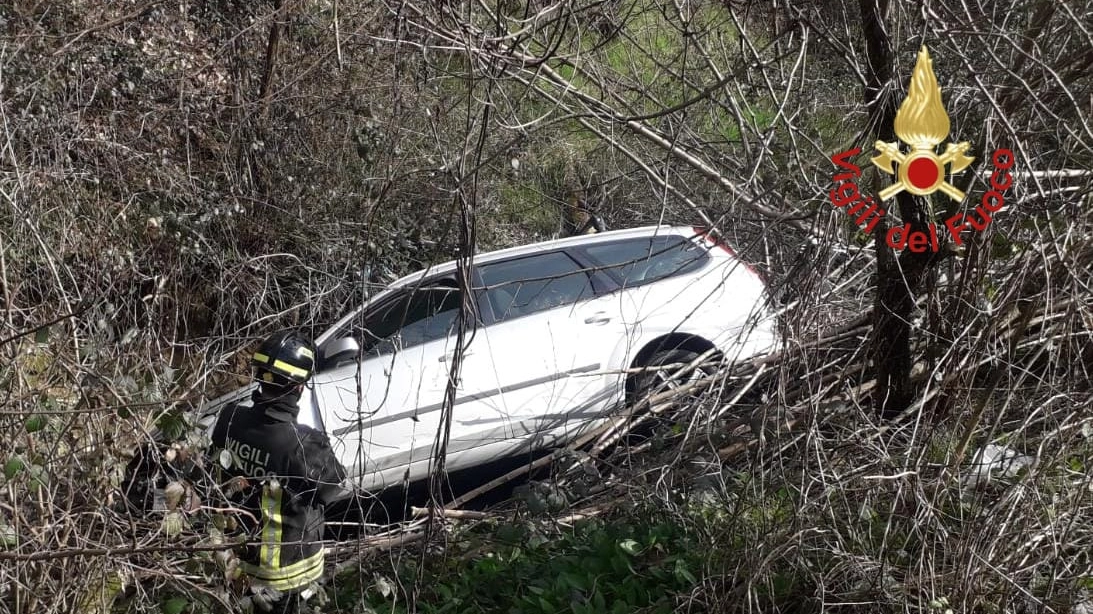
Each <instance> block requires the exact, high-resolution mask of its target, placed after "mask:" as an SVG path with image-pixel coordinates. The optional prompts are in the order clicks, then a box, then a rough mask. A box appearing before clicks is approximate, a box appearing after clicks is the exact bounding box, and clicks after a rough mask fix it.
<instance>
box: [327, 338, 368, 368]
mask: <svg viewBox="0 0 1093 614" xmlns="http://www.w3.org/2000/svg"><path fill="white" fill-rule="evenodd" d="M360 352H361V346H360V344H359V343H357V340H356V339H355V338H353V336H348V337H342V338H341V339H335V340H333V341H331V342H330V343H327V344H326V345H325V346H324V347H323V353H322V356H321V359H322V362H323V365H324V366H327V367H332V366H336V365H339V364H341V363H343V362H348V361H352V360H356V359H357V356H358V355H359V354H360Z"/></svg>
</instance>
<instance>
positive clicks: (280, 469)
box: [211, 391, 349, 592]
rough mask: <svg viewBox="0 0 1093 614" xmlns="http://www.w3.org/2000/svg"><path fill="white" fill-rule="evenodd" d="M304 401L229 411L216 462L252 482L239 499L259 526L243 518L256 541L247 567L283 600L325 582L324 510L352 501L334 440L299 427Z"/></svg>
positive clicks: (255, 401)
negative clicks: (283, 595)
mask: <svg viewBox="0 0 1093 614" xmlns="http://www.w3.org/2000/svg"><path fill="white" fill-rule="evenodd" d="M298 398H299V397H298V395H297V394H290V395H285V396H282V397H280V398H271V397H268V396H263V394H262V393H261V392H260V391H255V393H254V395H253V396H252V398H251V400H252V404H249V405H248V404H240V403H232V404H230V405H228V406H226V407H225V408H224V409H223V410H221V412H220V415H219V417H218V418H217V422H216V425H215V426H214V427H213V432H212V444H213V446H212V450H211V451H212V460H213V462H214V463H215V464H216V465H217V466H219V467H220V468H221V469H222V471H223V473H224V474H227V475H226V476H224V477H225V479H226V478H227V477H242V478H245V480H243V481H242V483H243V488H242V490H241V491H239V492H238V493H237V494H236V495H234V496H233V499H234V500H235V501H236V503H237V504H239V505H240V506H241V507H242V508H244V509H246V510H247V511H249V512H250V513H251V514H252V515H253V516H254V518H255V519H258V521H259V522H258V523H257V524H256V523H255V522H254V521H253V520H251V519H249V518H247V516H246V515H241V517H242V524H243V526H244V527H245V528H246V529H247V531H248V533H249V535H250V536H251V539H249V540H248V544H247V546H246V547H245V549H244V551H243V552H242V553H241V556H240V559H241V560H240V564H241V565H240V566H241V568H242V570H243V572H244V573H246V574H247V575H248V576H250V577H251V579H252V581H254V582H255V583H258V584H265V585H268V586H270V587H272V588H275V589H277V590H279V591H282V592H285V591H295V590H299V589H302V588H304V587H306V586H307V585H308V584H309V583H311V582H312V581H314V580H316V579H318V578H319V577H320V576H321V575H322V572H323V558H324V549H323V544H322V538H323V508H324V506H326V505H328V504H330V503H333V502H334V501H336V500H338V499H341V498H344V497H345V496H347V495H348V494H349V491H348V490H347V489H346V488H344V487H343V483H344V481H345V475H346V472H345V468H344V467H342V465H341V464H340V463H339V462H338V459H337V458H336V457H335V456H334V452H333V450H331V448H330V441H329V440H328V439H327V437H326V435H325V434H323V433H321V432H319V431H317V430H315V429H313V428H311V427H308V426H304V425H301V424H297V423H296V414H297V413H298V411H299V409H298V408H297V406H296V401H297V400H298ZM222 475H223V474H222ZM236 482H237V483H240V481H239V480H236Z"/></svg>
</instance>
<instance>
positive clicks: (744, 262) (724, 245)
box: [693, 226, 767, 285]
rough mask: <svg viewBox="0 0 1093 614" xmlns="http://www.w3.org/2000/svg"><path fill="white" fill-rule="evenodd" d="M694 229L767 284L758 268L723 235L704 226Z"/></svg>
mask: <svg viewBox="0 0 1093 614" xmlns="http://www.w3.org/2000/svg"><path fill="white" fill-rule="evenodd" d="M693 230H694V231H695V233H696V234H697V235H698V236H700V237H702V238H703V239H705V240H706V241H709V242H710V243H713V244H714V245H716V246H717V247H720V248H721V249H723V250H725V252H726V253H728V254H729V255H730V256H732V257H733V259H734V260H736V261H737V262H739V263H740V264H742V265H744V267H745V268H746V269H748V271H750V272H751V274H752V275H755V276H756V277H758V278H759V279H760V280H761V281H762V282H763V285H766V282H767V279H766V277H765V276H764V275H763V274H762V273H760V272H759V271H758V270H756V268H755V267H753V266H752V265H751V263H750V262H748V261H747V260H744V259H743V258H741V257H740V254H737V253H736V250H734V249H733V248H732V246H731V245H729V244H728V243H726V242H725V241H724V240H722V239H721V237H719V236H717V235H716V234H715V233H714V232H713V231H712V230H711V229H709V228H704V227H702V226H695V227H694V228H693Z"/></svg>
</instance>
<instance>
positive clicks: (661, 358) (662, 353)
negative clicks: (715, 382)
mask: <svg viewBox="0 0 1093 614" xmlns="http://www.w3.org/2000/svg"><path fill="white" fill-rule="evenodd" d="M701 355H702V353H701V352H696V351H694V350H689V349H686V348H672V349H666V350H657V351H656V352H654V353H653V355H652V356H650V357H649V359H648V360H645V361H643V364H641V365H638V366H641V367H645V368H647V369H648V370H647V371H643V372H641V373H634V374H632V375H631V376H630V379H629V380H628V381H627V386H626V400H627V402H628V403H630V404H633V403H636V402H638V401H640V400H641V399H643V398H645V396H646V395H648V394H650V393H655V392H658V391H663V390H668V389H670V388H673V387H677V386H680V385H682V384H684V383H686V382H688V381H691V380H694V379H698V378H700V377H705V376H706V375H709V373H708V372H707V371H706V370H704V369H702V367H697V368H695V369H693V370H691V371H689V372H687V373H684V374H683V375H682V376H681V377H680V378H679V379H680V381H674V380H675V378H674V377H673V376H674V375H675V372H676V371H678V370H679V366H677V367H673V368H670V369H657V368H656V367H661V366H667V365H686V364H690V363H691V362H694V360H695V359H696V358H698V357H699V356H701Z"/></svg>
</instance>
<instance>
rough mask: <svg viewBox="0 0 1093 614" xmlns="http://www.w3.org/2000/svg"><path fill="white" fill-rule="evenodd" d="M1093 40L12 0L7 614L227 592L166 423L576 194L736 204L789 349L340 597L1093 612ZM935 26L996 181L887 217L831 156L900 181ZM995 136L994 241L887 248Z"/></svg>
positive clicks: (4, 506)
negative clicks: (270, 356)
mask: <svg viewBox="0 0 1093 614" xmlns="http://www.w3.org/2000/svg"><path fill="white" fill-rule="evenodd" d="M1091 23H1093V4H1091V3H1090V2H1089V0H1073V1H1071V0H1060V1H1053V0H1003V1H1000V2H963V3H919V2H889V1H887V0H861V1H860V2H858V3H852V2H845V1H839V0H813V1H806V2H789V1H787V2H766V3H760V2H750V1H746V0H740V1H737V0H724V1H713V0H698V1H690V0H673V1H666V0H598V1H593V0H588V1H586V0H580V1H577V0H557V1H554V2H551V1H548V0H526V1H523V0H486V1H465V2H459V1H450V0H445V1H442V2H426V1H412V0H406V1H400V2H362V1H358V0H260V1H256V2H249V3H248V2H239V1H237V0H223V1H213V0H196V1H186V0H116V1H113V0H112V1H109V2H102V1H95V0H63V1H60V0H58V1H52V0H14V1H13V2H12V1H8V2H3V3H0V203H2V205H0V433H3V434H2V435H0V462H3V463H4V472H3V477H0V612H14V613H18V614H29V613H31V612H34V613H38V612H66V613H67V612H102V613H105V612H156V611H162V612H169V613H172V614H178V613H180V612H184V611H186V612H194V613H196V612H206V611H209V612H212V611H219V610H218V609H217V608H223V607H226V604H231V603H235V600H236V599H237V598H238V596H236V595H234V593H232V591H231V590H229V587H228V584H229V583H228V582H227V581H226V580H225V573H224V569H223V567H224V565H226V564H227V563H226V562H225V561H226V558H222V556H221V555H220V554H216V553H219V552H223V551H225V550H226V548H224V547H223V536H222V535H220V536H219V537H217V535H218V534H217V533H216V532H215V531H210V530H209V526H212V524H214V521H213V520H210V515H211V512H209V510H207V509H206V510H189V511H187V512H186V513H185V514H183V513H181V512H179V513H178V514H176V515H175V516H174V517H173V519H172V520H170V521H166V520H164V519H163V518H140V517H133V516H132V515H131V514H128V513H127V512H126V511H125V508H124V506H123V505H121V501H120V495H119V491H118V488H119V485H120V484H121V479H122V474H123V472H124V469H125V466H126V464H127V463H128V462H129V460H130V458H131V457H132V454H133V453H134V450H135V449H136V448H137V447H138V446H139V445H140V444H142V443H145V442H147V440H148V438H149V433H150V432H151V431H152V430H154V429H160V430H162V431H166V432H169V433H172V434H175V435H177V436H178V438H179V439H180V440H182V441H183V443H180V444H179V446H178V448H177V450H178V452H177V454H178V455H181V456H183V457H185V456H186V455H188V454H190V453H191V450H190V446H191V444H192V443H193V441H189V442H187V440H186V439H185V437H184V431H185V428H184V427H185V425H186V419H185V417H184V416H185V415H186V413H187V412H189V411H191V410H192V409H193V408H195V407H197V406H198V405H199V404H200V403H201V402H202V401H204V400H206V399H208V398H210V397H212V396H215V395H217V394H220V393H222V392H224V391H226V390H228V389H230V388H231V387H233V386H234V385H235V384H237V383H238V382H239V381H241V380H240V377H241V376H245V375H246V357H247V353H246V351H247V350H248V349H251V348H253V346H254V343H255V342H256V341H257V340H259V339H260V338H261V337H262V336H264V335H265V334H268V333H269V332H271V331H274V330H277V329H281V328H284V327H288V326H297V327H301V328H303V329H304V330H306V331H308V332H310V333H312V334H317V333H319V332H321V331H323V330H325V329H326V328H327V327H328V326H329V325H330V324H331V323H332V322H333V321H334V320H335V318H336V317H338V316H339V315H341V314H343V313H344V312H345V310H346V309H347V308H348V307H349V306H351V305H354V304H357V303H359V302H360V301H362V300H363V299H364V298H365V297H367V296H368V295H370V293H371V292H374V291H375V290H376V289H377V288H379V287H382V286H383V284H385V283H387V282H389V281H391V280H392V279H394V278H395V277H397V276H400V275H402V274H405V273H408V272H411V271H413V270H417V269H420V268H422V267H423V266H426V265H428V264H432V263H437V262H442V261H446V260H451V259H453V258H456V257H457V256H461V255H466V254H467V253H470V252H471V251H485V250H491V249H496V248H501V247H507V246H513V245H520V244H525V243H529V242H532V241H536V240H542V239H547V238H551V237H556V236H564V235H565V234H567V233H569V232H572V231H573V227H574V225H575V224H578V223H579V220H578V219H577V218H578V217H580V216H581V215H584V214H585V213H587V212H588V211H593V212H595V213H596V214H598V215H599V216H600V217H601V218H602V219H603V220H604V221H605V223H606V225H607V227H608V228H611V229H617V228H628V227H636V226H641V225H648V224H657V223H670V224H682V225H695V226H713V227H716V228H717V229H718V230H719V232H720V234H721V235H722V236H724V237H725V238H726V239H727V240H729V241H730V242H731V243H732V244H733V245H735V246H736V247H737V248H738V250H739V251H740V253H741V254H742V256H743V257H744V258H745V259H747V260H748V261H749V262H750V263H752V264H754V265H755V266H756V267H757V268H758V269H759V270H760V271H762V273H763V274H764V275H765V276H766V278H767V279H769V280H770V283H771V287H772V301H773V302H774V304H776V305H777V306H778V308H779V309H780V310H781V317H782V322H783V325H784V328H785V334H786V339H787V342H786V344H785V347H784V349H783V351H782V352H780V353H779V354H777V355H775V356H773V357H770V358H768V359H766V360H760V361H753V362H751V363H749V364H743V365H735V366H731V367H726V368H724V369H722V371H721V372H720V373H719V375H718V377H716V378H712V379H711V380H710V381H707V382H705V383H704V384H703V385H702V386H699V387H698V388H700V389H702V392H703V394H700V395H685V398H683V399H674V400H672V402H670V403H667V404H662V406H661V407H660V410H662V411H663V412H664V414H663V415H661V416H660V417H659V420H660V421H661V423H662V424H661V426H663V429H662V430H663V434H662V435H661V436H659V438H657V439H656V440H655V441H654V442H651V443H648V444H647V445H645V446H644V447H643V448H642V449H641V450H639V451H638V452H637V453H635V454H633V455H631V454H629V451H626V450H620V449H614V448H613V449H612V450H604V451H603V452H604V453H603V454H598V455H589V454H588V450H587V449H586V450H584V451H583V456H581V454H577V456H576V457H577V458H584V459H586V460H585V461H582V462H578V463H576V464H575V463H574V462H571V461H572V459H569V460H568V461H567V462H563V463H558V465H559V466H557V467H556V471H555V474H556V478H557V479H556V480H555V481H554V482H552V483H544V484H540V483H538V482H536V483H533V484H531V485H529V486H527V488H526V492H525V493H524V495H522V496H523V498H522V499H519V500H518V501H517V502H514V503H510V504H509V507H507V508H505V511H502V512H498V513H496V514H492V513H491V514H487V517H486V518H485V519H481V518H477V517H476V522H468V521H466V520H463V521H452V523H451V524H450V525H449V526H447V528H446V529H445V530H444V531H440V530H433V531H431V532H430V533H429V535H428V536H427V537H428V538H427V539H422V540H420V541H414V542H413V543H412V544H400V545H399V546H398V547H397V548H395V549H394V550H385V551H384V552H385V553H387V552H393V553H394V554H392V555H390V556H387V555H386V554H385V555H375V554H374V553H372V552H371V551H368V552H364V551H363V550H362V548H364V547H365V546H368V547H371V546H373V545H375V544H374V542H367V543H364V542H360V541H356V540H354V541H352V542H346V543H342V544H340V545H339V546H338V553H339V554H338V557H336V558H337V561H338V562H339V563H340V567H338V568H337V569H334V568H333V567H331V569H330V570H329V571H330V573H329V575H330V577H331V578H333V579H332V580H331V583H330V584H329V585H328V586H327V587H326V589H325V590H324V591H323V592H322V593H321V595H320V596H319V597H318V598H317V599H319V601H322V600H323V599H326V600H328V602H327V603H326V605H325V606H322V607H324V608H325V609H324V610H322V611H339V612H362V611H364V612H367V611H383V612H402V611H420V612H439V611H473V612H496V611H506V612H509V611H511V612H562V611H574V612H581V611H588V612H606V611H619V612H623V611H626V612H629V611H635V612H636V611H649V612H652V611H656V612H661V611H681V612H682V611H687V612H695V611H702V612H727V611H741V612H743V611H748V612H753V611H764V612H771V611H786V612H789V611H809V612H812V611H817V612H818V611H822V610H825V608H827V609H833V608H834V606H835V604H838V605H839V609H840V610H843V611H846V610H853V611H861V612H876V611H892V612H896V611H899V612H904V611H912V610H913V611H924V612H925V611H930V612H933V611H937V612H944V611H946V609H947V608H951V609H952V610H953V611H969V612H970V611H974V612H1068V611H1070V612H1083V611H1089V610H1088V609H1087V610H1082V609H1080V608H1081V607H1085V608H1093V601H1091V598H1090V597H1089V592H1090V591H1091V590H1093V560H1091V557H1090V553H1091V552H1093V531H1091V529H1090V527H1091V526H1093V482H1091V478H1090V475H1091V474H1090V470H1091V469H1090V468H1091V466H1093V386H1091V382H1093V292H1091V288H1090V283H1091V279H1093V213H1091V211H1093V172H1091V171H1090V169H1093V28H1091V26H1090V24H1091ZM924 45H925V46H926V47H927V48H928V49H929V54H930V57H931V58H932V61H933V71H934V73H936V78H937V81H938V84H939V86H940V91H941V94H942V100H943V104H944V109H945V111H946V112H947V115H948V118H949V121H950V130H949V132H948V135H947V136H946V137H945V138H944V139H942V141H943V142H944V143H957V142H963V141H966V142H968V143H969V144H970V147H969V150H968V151H969V153H968V155H970V156H972V157H974V161H973V162H972V163H971V164H970V166H968V168H967V169H965V170H963V171H961V172H956V173H953V174H952V175H951V176H949V177H948V181H951V183H952V184H953V187H954V188H956V189H959V190H961V191H963V192H965V193H966V194H967V197H966V198H965V199H964V200H963V201H960V202H957V201H954V200H953V199H951V198H949V197H947V196H946V195H945V194H943V193H942V192H937V193H934V194H932V195H930V196H925V197H919V196H915V195H913V194H911V193H910V192H908V191H904V192H902V193H900V194H898V195H897V196H895V197H894V198H893V199H891V200H889V201H885V202H884V206H885V208H886V209H887V210H888V213H887V215H886V216H885V218H884V221H883V222H882V223H881V224H880V225H879V226H878V227H877V228H876V229H875V230H874V232H873V233H872V235H870V234H866V233H865V232H863V231H862V230H861V227H860V226H859V225H857V224H855V219H854V216H853V215H847V213H846V212H845V211H844V210H842V209H840V208H838V207H836V206H834V205H833V203H832V195H831V191H832V190H833V189H835V188H836V185H837V182H835V181H834V180H833V176H834V175H836V174H838V173H839V172H843V171H845V168H844V167H839V166H837V165H836V164H835V163H834V162H833V161H832V158H833V156H836V155H837V154H839V153H840V152H845V151H848V150H852V149H854V148H860V153H858V154H857V155H854V156H851V157H850V158H848V159H849V161H850V162H853V164H855V165H856V166H857V167H859V168H860V177H856V178H855V181H856V182H857V185H858V186H859V188H860V191H861V193H862V194H871V195H876V194H878V193H879V192H880V191H881V190H882V189H884V188H886V187H888V186H889V185H891V183H892V182H893V181H894V178H893V176H892V175H889V174H886V173H885V172H883V171H882V170H880V169H879V168H877V167H876V166H874V164H873V163H871V162H870V158H871V157H873V156H874V155H876V152H875V151H874V146H875V143H876V142H877V141H884V142H892V143H895V142H897V141H898V140H899V139H898V138H897V135H896V134H895V132H894V130H895V128H894V127H893V126H894V121H895V117H896V113H897V109H898V108H899V106H900V104H901V103H902V102H903V100H904V98H905V97H906V96H907V94H908V87H909V83H910V82H911V75H912V71H913V69H914V67H915V65H916V59H917V57H918V54H919V52H920V49H921V48H922V47H923V46H924ZM905 149H906V147H905ZM943 149H944V145H942V146H941V147H940V148H939V151H943ZM999 149H1008V150H1010V151H1012V153H1013V156H1014V160H1015V164H1014V166H1013V168H1012V169H1011V173H1012V178H1013V181H1012V185H1011V186H1009V187H1007V188H1006V189H1005V190H1003V192H1004V201H1005V206H1004V208H1003V209H1002V210H1001V211H999V212H997V213H995V214H993V216H992V219H991V220H990V223H989V225H986V226H985V228H984V229H983V230H974V229H973V230H970V231H969V232H967V233H966V234H965V235H964V240H963V244H962V245H955V244H946V243H947V242H946V240H945V237H944V236H943V237H942V240H941V243H942V245H941V246H940V248H939V250H938V251H936V252H935V251H929V250H928V251H925V252H924V253H914V252H912V251H911V250H910V249H903V250H896V249H893V248H891V247H890V246H888V245H887V243H886V242H885V237H886V233H887V231H888V230H889V229H890V228H892V227H896V226H900V225H903V224H905V223H906V224H910V227H909V229H910V230H923V231H924V230H926V229H927V228H928V226H929V224H930V223H935V224H937V225H938V226H939V227H943V226H944V223H945V220H947V219H949V218H950V217H951V216H953V215H955V214H959V213H967V214H969V215H970V214H971V212H972V211H973V210H974V208H975V207H976V206H977V205H979V204H981V202H982V198H983V195H984V194H985V193H987V192H988V191H990V190H991V189H992V187H991V175H992V172H993V171H994V170H995V166H994V165H992V152H995V151H996V150H999ZM949 243H951V242H949ZM742 384H746V385H747V388H748V390H749V394H748V395H737V394H736V392H737V391H739V389H740V386H741V385H742ZM677 401H678V402H677ZM654 405H655V404H654ZM992 445H993V446H995V447H994V448H988V446H992ZM988 449H989V450H994V451H995V452H997V454H996V455H1001V456H1000V458H1002V457H1005V458H1007V459H1010V460H1011V462H1009V463H1008V464H1007V463H1002V462H1001V461H999V463H1000V464H996V465H994V468H995V470H996V471H995V472H994V474H993V475H994V477H993V478H992V479H987V476H988V473H989V471H987V470H984V469H983V468H982V467H977V466H976V465H975V464H974V462H975V461H977V460H978V461H983V459H984V458H985V456H986V451H987V450H988ZM1014 458H1017V459H1020V460H1021V462H1020V463H1018V464H1019V465H1020V468H1019V470H1018V466H1017V464H1015V462H1013V461H1012V459H1014ZM1026 461H1027V462H1026ZM574 467H576V469H574ZM582 467H583V468H582ZM1011 469H1012V470H1011ZM566 470H568V471H566ZM582 471H584V472H588V475H587V476H585V478H579V475H580V472H582ZM589 476H593V477H589ZM969 476H971V477H969ZM589 481H591V482H594V483H595V484H598V485H599V487H597V488H589V487H588V483H587V482H589ZM548 482H550V481H548ZM536 493H539V494H536ZM544 502H545V503H544ZM206 503H208V504H209V505H210V506H212V507H215V505H214V502H206ZM183 507H185V506H183ZM578 516H580V518H578ZM559 518H562V519H563V520H564V521H560V520H559ZM589 519H591V520H589ZM460 523H462V524H460ZM414 539H415V540H417V539H418V538H417V537H415V538H414ZM217 540H220V541H217ZM362 544H363V545H362ZM422 544H424V545H422ZM388 545H389V544H388ZM514 548H515V549H516V550H515V551H514ZM199 553H202V554H199ZM620 553H621V554H620ZM615 559H618V561H621V562H612V561H614V560H615ZM582 561H595V562H596V563H595V564H594V565H586V566H582V565H583V563H582ZM601 563H602V568H599V567H596V565H600V564H601ZM565 577H569V578H570V580H566V581H561V580H557V579H559V578H565ZM598 577H600V578H603V579H604V582H603V583H597V582H596V581H595V579H596V578H598ZM544 578H545V579H549V581H550V582H549V583H544ZM555 580H557V581H558V582H560V584H558V583H555ZM537 583H538V584H537ZM529 586H530V587H533V589H535V590H533V589H532V588H527V587H529ZM313 603H315V602H313ZM446 604H447V606H446ZM1083 604H1084V605H1083ZM316 607H318V606H316ZM444 607H449V608H450V609H449V610H444V609H443V608H444ZM369 608H373V609H374V610H372V609H369ZM643 608H644V609H643Z"/></svg>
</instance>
